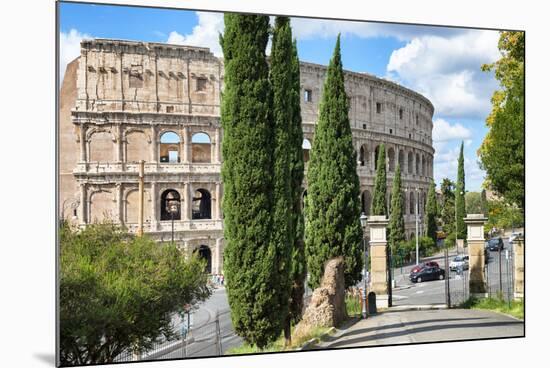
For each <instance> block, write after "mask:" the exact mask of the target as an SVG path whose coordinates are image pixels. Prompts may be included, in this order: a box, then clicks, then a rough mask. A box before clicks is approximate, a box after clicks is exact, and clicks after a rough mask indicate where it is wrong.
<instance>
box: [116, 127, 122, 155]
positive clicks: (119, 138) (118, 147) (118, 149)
mask: <svg viewBox="0 0 550 368" xmlns="http://www.w3.org/2000/svg"><path fill="white" fill-rule="evenodd" d="M115 132H116V140H115V161H116V162H118V163H120V162H122V129H121V128H120V126H118V127H117V128H116V130H115Z"/></svg>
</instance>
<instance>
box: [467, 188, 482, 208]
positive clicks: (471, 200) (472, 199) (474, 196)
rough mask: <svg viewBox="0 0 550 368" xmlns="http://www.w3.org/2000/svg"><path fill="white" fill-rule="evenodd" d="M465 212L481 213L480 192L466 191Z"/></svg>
mask: <svg viewBox="0 0 550 368" xmlns="http://www.w3.org/2000/svg"><path fill="white" fill-rule="evenodd" d="M465 200H466V213H483V210H482V208H481V193H479V192H468V193H466V198H465Z"/></svg>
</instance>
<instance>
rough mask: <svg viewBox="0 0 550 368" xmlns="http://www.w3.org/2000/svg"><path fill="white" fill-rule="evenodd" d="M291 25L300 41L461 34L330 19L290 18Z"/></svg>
mask: <svg viewBox="0 0 550 368" xmlns="http://www.w3.org/2000/svg"><path fill="white" fill-rule="evenodd" d="M291 23H292V33H293V35H294V36H295V37H296V38H298V39H301V40H306V39H312V38H318V37H321V38H328V37H335V36H336V35H337V34H338V33H341V34H342V36H345V35H354V36H357V37H361V38H369V37H395V38H397V39H399V40H401V41H408V40H411V39H412V38H413V37H418V36H422V35H428V34H438V35H441V36H444V35H452V34H455V33H457V32H461V31H460V30H458V29H454V28H440V27H428V26H416V25H406V24H386V23H373V22H364V21H363V22H359V21H348V20H346V21H341V20H330V19H326V20H325V19H310V18H291Z"/></svg>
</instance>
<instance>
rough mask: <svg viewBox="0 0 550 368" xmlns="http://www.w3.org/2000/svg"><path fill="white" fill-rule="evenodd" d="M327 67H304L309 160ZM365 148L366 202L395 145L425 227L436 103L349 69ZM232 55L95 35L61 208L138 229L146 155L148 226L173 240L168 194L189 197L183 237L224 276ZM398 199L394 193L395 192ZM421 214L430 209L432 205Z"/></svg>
mask: <svg viewBox="0 0 550 368" xmlns="http://www.w3.org/2000/svg"><path fill="white" fill-rule="evenodd" d="M326 69H327V68H326V67H325V66H321V65H316V64H311V63H301V84H302V89H303V98H302V118H303V130H304V137H305V138H306V140H305V141H304V157H305V158H306V159H307V158H308V154H309V152H308V148H309V147H310V145H311V142H313V133H314V129H315V123H316V121H317V114H318V111H319V100H320V97H321V94H322V88H323V83H324V78H325V73H326ZM345 77H346V86H347V90H348V93H349V96H350V98H351V100H350V102H351V109H350V113H349V116H350V121H351V125H352V131H353V137H354V145H355V146H356V148H357V158H358V165H357V171H358V174H359V177H360V181H361V191H362V195H361V198H360V200H361V201H362V206H363V210H364V212H365V213H366V214H367V215H369V214H370V211H369V209H370V202H371V198H372V192H373V187H374V176H375V159H374V158H375V152H376V149H377V146H378V145H379V144H380V143H385V145H386V150H387V157H388V159H387V168H388V188H390V189H391V181H392V179H393V172H394V171H395V167H396V164H397V162H399V163H400V165H401V168H402V173H403V185H404V187H405V188H409V189H410V190H408V191H407V192H406V193H404V197H405V201H404V202H405V214H406V215H405V216H406V227H407V233H408V234H412V232H413V231H414V220H413V216H414V215H413V213H414V201H415V199H414V197H413V194H414V190H412V189H413V188H419V189H420V196H419V199H420V201H419V203H420V206H419V207H420V208H421V209H422V208H423V207H424V206H423V205H422V204H423V203H425V201H426V195H427V191H428V186H429V182H430V180H431V178H432V177H433V174H432V172H433V153H434V150H433V148H432V138H431V131H432V116H433V106H432V104H431V103H430V101H428V100H427V99H426V98H424V97H423V96H421V95H419V94H417V93H416V92H413V91H411V90H409V89H406V88H403V87H401V86H399V85H397V84H395V83H392V82H389V81H386V80H382V79H379V78H376V77H374V76H371V75H368V74H363V73H354V72H346V73H345ZM222 89H223V61H222V60H221V59H218V58H216V57H215V56H214V55H213V54H212V53H211V52H210V51H209V49H207V48H200V47H190V46H178V45H168V44H159V43H145V42H134V41H120V40H106V39H96V40H87V41H83V42H82V43H81V55H80V57H79V58H77V59H76V60H74V61H73V62H72V63H70V64H69V65H68V66H67V70H66V73H65V78H64V80H63V83H62V87H61V93H60V112H59V113H60V115H59V173H60V178H59V179H60V180H59V189H60V196H59V208H60V212H61V216H62V217H64V218H66V219H68V220H69V221H73V222H76V223H78V224H79V225H81V226H85V225H86V224H88V223H91V222H93V221H101V220H102V219H104V218H106V217H108V218H110V219H112V220H113V221H115V222H119V223H122V224H124V225H126V226H127V227H128V228H129V229H130V230H131V231H135V230H136V229H137V211H138V193H137V188H138V165H139V164H138V162H139V161H140V160H144V161H145V209H144V219H145V220H144V231H145V232H146V233H148V234H149V235H150V236H152V237H153V238H155V239H157V240H159V241H163V240H164V241H167V240H170V239H171V229H172V222H171V217H170V215H168V213H167V212H166V201H167V200H168V198H170V197H171V196H172V197H173V196H176V197H179V199H180V200H181V210H180V211H179V212H178V213H177V214H176V216H175V220H174V229H175V240H176V242H177V243H178V244H179V245H180V246H181V248H182V249H183V250H184V251H185V252H187V253H188V254H190V253H191V252H193V251H196V250H199V251H200V252H201V253H202V254H203V255H206V256H207V257H209V259H210V260H211V271H212V273H222V272H223V265H222V260H223V228H222V226H223V222H222V212H221V198H222V196H223V185H222V183H221V180H220V168H221V160H222V157H221V144H222V142H221V138H222V132H221V126H220V98H221V91H222ZM388 203H389V192H388ZM421 212H422V210H421Z"/></svg>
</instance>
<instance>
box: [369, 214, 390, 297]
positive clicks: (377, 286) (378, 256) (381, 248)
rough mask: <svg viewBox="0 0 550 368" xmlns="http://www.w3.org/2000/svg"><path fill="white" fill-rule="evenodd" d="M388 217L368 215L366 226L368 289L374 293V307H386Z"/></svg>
mask: <svg viewBox="0 0 550 368" xmlns="http://www.w3.org/2000/svg"><path fill="white" fill-rule="evenodd" d="M387 225H388V219H387V217H386V216H369V219H368V226H369V230H370V241H369V245H370V267H371V272H370V274H371V281H370V291H373V292H374V293H375V294H376V307H377V308H388V306H389V305H388V301H389V296H388V278H387V277H388V272H387V267H388V262H387V259H386V257H387V254H386V247H387V240H386V228H387Z"/></svg>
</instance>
